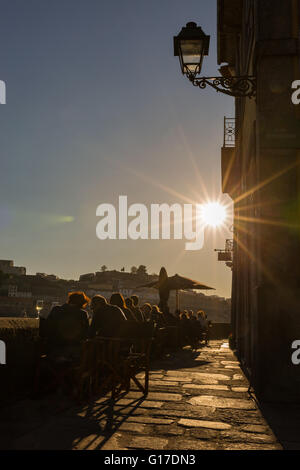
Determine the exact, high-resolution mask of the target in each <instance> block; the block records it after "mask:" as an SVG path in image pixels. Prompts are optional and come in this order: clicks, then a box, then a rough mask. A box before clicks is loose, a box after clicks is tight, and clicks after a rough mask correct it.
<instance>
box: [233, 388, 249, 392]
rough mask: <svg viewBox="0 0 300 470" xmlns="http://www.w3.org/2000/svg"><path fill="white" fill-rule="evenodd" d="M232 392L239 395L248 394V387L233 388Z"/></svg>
mask: <svg viewBox="0 0 300 470" xmlns="http://www.w3.org/2000/svg"><path fill="white" fill-rule="evenodd" d="M231 390H232V391H233V392H237V393H247V392H248V388H247V387H231Z"/></svg>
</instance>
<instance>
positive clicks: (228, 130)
mask: <svg viewBox="0 0 300 470" xmlns="http://www.w3.org/2000/svg"><path fill="white" fill-rule="evenodd" d="M223 147H235V118H227V117H224V145H223Z"/></svg>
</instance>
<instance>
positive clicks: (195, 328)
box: [40, 292, 209, 358]
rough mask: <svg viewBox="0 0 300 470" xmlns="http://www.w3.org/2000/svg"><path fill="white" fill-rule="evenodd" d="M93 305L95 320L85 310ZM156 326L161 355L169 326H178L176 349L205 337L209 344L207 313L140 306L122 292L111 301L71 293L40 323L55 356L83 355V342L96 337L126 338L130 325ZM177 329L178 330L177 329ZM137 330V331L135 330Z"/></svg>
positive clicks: (155, 340)
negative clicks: (81, 350) (173, 312)
mask: <svg viewBox="0 0 300 470" xmlns="http://www.w3.org/2000/svg"><path fill="white" fill-rule="evenodd" d="M88 304H90V309H91V311H92V317H91V319H89V315H88V313H87V311H86V310H84V309H85V307H86V306H87V305H88ZM143 324H144V325H145V324H148V325H149V324H151V325H153V336H154V340H153V351H154V353H155V351H156V353H161V352H162V351H163V350H164V346H165V345H167V344H168V343H169V344H170V341H169V339H168V337H167V332H168V330H170V328H168V327H175V328H173V330H176V332H177V333H178V334H177V336H176V335H175V340H174V337H173V346H174V342H175V343H177V344H176V346H179V347H183V346H186V345H191V346H192V347H196V345H197V343H199V341H200V340H201V339H202V337H203V335H204V336H205V338H206V342H207V341H208V330H209V322H208V321H207V318H206V315H205V313H204V312H202V311H199V312H198V313H197V314H194V313H193V312H192V311H189V312H188V311H184V312H182V313H181V312H179V311H176V313H175V314H172V313H171V312H169V310H168V308H165V309H164V311H162V310H161V309H160V308H159V307H158V306H157V305H153V306H152V305H151V304H150V303H145V304H144V305H142V306H139V298H138V297H137V296H135V295H133V296H131V297H130V298H127V299H126V300H125V299H124V297H123V296H122V294H120V293H114V294H112V295H111V297H110V301H109V302H108V301H107V300H106V299H105V298H104V297H103V296H101V295H96V296H94V297H93V298H92V299H89V298H88V297H87V296H86V294H85V293H84V292H72V293H70V294H69V295H68V300H67V303H65V304H64V305H61V306H55V307H53V308H52V310H51V311H50V313H49V315H48V316H47V318H46V319H41V320H40V336H41V337H43V338H44V339H45V341H46V344H47V348H48V353H49V354H50V355H51V354H52V355H55V356H60V355H63V356H66V355H68V356H70V357H73V358H76V357H78V356H79V355H80V345H81V343H82V341H83V340H85V339H88V338H93V337H95V336H101V337H108V338H111V337H113V338H124V335H126V334H127V335H128V331H130V328H129V329H128V326H132V328H133V330H134V328H136V327H138V325H143ZM176 327H177V328H176ZM136 331H138V328H136Z"/></svg>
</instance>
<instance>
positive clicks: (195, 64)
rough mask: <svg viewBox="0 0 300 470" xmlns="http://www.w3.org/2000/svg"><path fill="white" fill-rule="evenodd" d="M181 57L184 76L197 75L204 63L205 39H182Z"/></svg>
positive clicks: (180, 44)
mask: <svg viewBox="0 0 300 470" xmlns="http://www.w3.org/2000/svg"><path fill="white" fill-rule="evenodd" d="M179 49H180V52H179V57H180V63H181V70H182V73H183V74H193V75H197V74H199V73H200V72H201V68H202V62H203V51H204V41H203V39H182V40H181V41H179Z"/></svg>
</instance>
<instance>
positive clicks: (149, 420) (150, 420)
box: [126, 416, 174, 426]
mask: <svg viewBox="0 0 300 470" xmlns="http://www.w3.org/2000/svg"><path fill="white" fill-rule="evenodd" d="M126 421H130V422H134V423H145V424H153V425H160V426H167V425H170V424H172V423H174V419H164V418H154V417H152V416H129V417H128V418H127V420H126Z"/></svg>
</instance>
